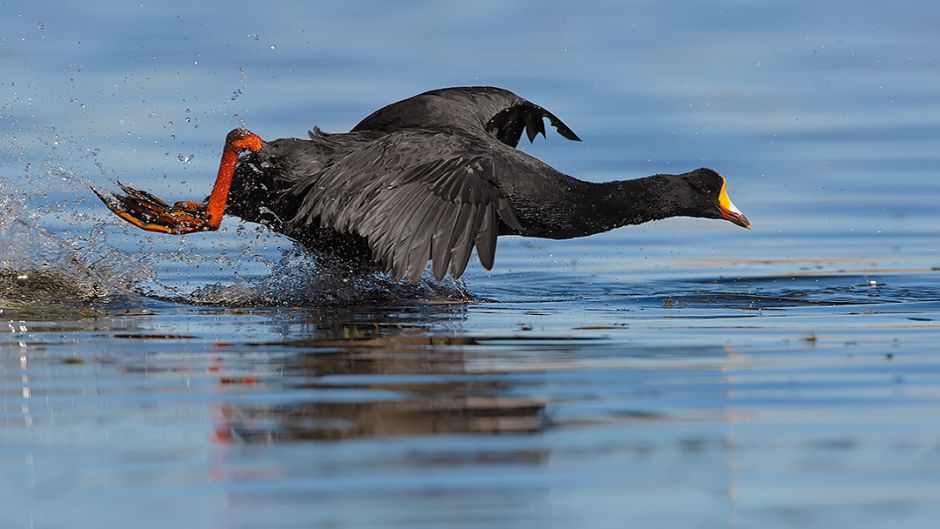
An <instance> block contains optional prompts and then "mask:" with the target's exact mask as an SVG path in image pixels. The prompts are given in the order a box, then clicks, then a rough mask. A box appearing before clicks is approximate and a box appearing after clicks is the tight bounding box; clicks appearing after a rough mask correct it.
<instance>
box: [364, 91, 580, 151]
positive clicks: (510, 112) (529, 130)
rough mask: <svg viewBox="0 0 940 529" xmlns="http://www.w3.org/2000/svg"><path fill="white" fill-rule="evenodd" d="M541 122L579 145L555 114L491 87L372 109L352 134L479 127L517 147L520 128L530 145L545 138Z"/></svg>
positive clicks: (433, 93) (472, 130)
mask: <svg viewBox="0 0 940 529" xmlns="http://www.w3.org/2000/svg"><path fill="white" fill-rule="evenodd" d="M545 119H548V121H549V123H551V124H552V126H554V127H555V129H557V130H558V133H559V134H561V135H562V136H563V137H565V138H568V139H569V140H573V141H581V138H579V137H578V135H577V134H575V133H574V131H572V130H571V129H570V128H569V127H568V126H567V125H565V124H564V123H563V122H562V121H561V120H560V119H559V118H558V116H556V115H554V114H552V113H551V112H549V111H548V110H546V109H544V108H542V107H540V106H539V105H536V104H535V103H532V102H530V101H526V100H525V99H523V98H521V97H519V96H517V95H516V94H514V93H512V92H510V91H509V90H504V89H502V88H495V87H490V86H472V87H457V88H442V89H439V90H432V91H430V92H425V93H423V94H419V95H416V96H414V97H409V98H408V99H404V100H402V101H398V102H396V103H392V104H391V105H388V106H385V107H383V108H380V109H379V110H376V111H375V112H373V113H372V114H370V115H369V116H367V117H366V118H365V119H363V120H362V121H361V122H359V124H358V125H356V126H355V127H354V128H353V129H352V131H353V132H359V131H367V130H372V131H382V132H392V131H396V130H404V129H407V128H425V129H448V130H454V129H456V130H463V131H466V132H469V133H471V134H473V133H476V132H477V131H479V130H480V128H481V127H482V128H483V129H485V130H486V132H487V133H489V134H491V135H493V136H495V137H496V138H497V139H498V140H499V141H501V142H502V143H505V144H506V145H509V146H510V147H516V146H517V145H518V144H519V139H520V138H521V137H522V131H523V130H524V131H525V132H526V135H527V136H528V138H529V141H530V142H531V141H534V140H535V137H536V135H538V134H541V135H542V136H543V137H544V136H545V123H544V120H545Z"/></svg>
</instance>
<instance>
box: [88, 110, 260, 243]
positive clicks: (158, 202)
mask: <svg viewBox="0 0 940 529" xmlns="http://www.w3.org/2000/svg"><path fill="white" fill-rule="evenodd" d="M262 146H264V142H263V141H262V140H261V138H260V137H258V136H257V135H256V134H253V133H251V132H249V131H247V130H245V129H235V130H233V131H231V132H229V133H228V136H226V137H225V147H224V148H223V149H222V161H221V163H220V164H219V174H218V176H217V177H216V180H215V185H213V186H212V194H211V195H209V201H208V202H207V203H202V202H192V201H181V202H177V203H175V204H173V205H172V206H170V205H169V204H168V203H166V202H165V201H164V200H162V199H160V198H159V197H156V196H154V195H151V194H150V193H148V192H146V191H140V190H138V189H134V188H132V187H128V186H126V185H124V184H122V183H120V182H118V185H119V186H121V190H123V191H124V193H125V194H123V195H120V194H112V193H107V192H105V193H102V192H100V191H98V190H97V189H95V188H94V187H93V188H91V190H92V191H94V192H95V194H96V195H98V198H100V199H101V201H102V202H104V204H105V205H106V206H108V209H110V210H111V211H112V212H114V214H115V215H117V216H118V217H121V218H122V219H124V220H126V221H127V222H130V223H131V224H133V225H134V226H137V227H138V228H140V229H142V230H147V231H155V232H160V233H170V234H173V235H181V234H184V233H192V232H195V231H212V230H217V229H219V225H220V224H221V223H222V215H223V213H225V202H226V201H227V200H228V192H229V189H230V188H231V186H232V177H233V176H234V175H235V166H236V165H237V164H238V154H239V153H241V152H245V151H251V152H258V151H259V150H260V149H261V147H262Z"/></svg>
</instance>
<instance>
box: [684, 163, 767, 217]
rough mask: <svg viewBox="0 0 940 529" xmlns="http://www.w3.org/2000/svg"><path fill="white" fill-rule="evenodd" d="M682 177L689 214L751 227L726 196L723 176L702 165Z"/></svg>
mask: <svg viewBox="0 0 940 529" xmlns="http://www.w3.org/2000/svg"><path fill="white" fill-rule="evenodd" d="M682 179H683V180H684V181H685V182H686V183H687V184H688V187H687V188H686V189H687V193H688V196H687V197H685V198H686V199H687V204H689V207H690V208H691V210H692V211H691V214H692V215H691V216H695V217H704V218H710V219H725V220H727V221H729V222H733V223H734V224H737V225H738V226H741V227H742V228H747V229H751V223H750V222H749V221H748V220H747V217H745V216H744V213H741V210H739V209H738V208H737V207H735V205H734V203H733V202H731V198H729V197H728V182H727V181H726V180H725V177H723V176H721V175H720V174H718V173H716V172H715V171H712V170H711V169H706V168H704V167H703V168H701V169H696V170H695V171H692V172H690V173H686V174H684V175H682Z"/></svg>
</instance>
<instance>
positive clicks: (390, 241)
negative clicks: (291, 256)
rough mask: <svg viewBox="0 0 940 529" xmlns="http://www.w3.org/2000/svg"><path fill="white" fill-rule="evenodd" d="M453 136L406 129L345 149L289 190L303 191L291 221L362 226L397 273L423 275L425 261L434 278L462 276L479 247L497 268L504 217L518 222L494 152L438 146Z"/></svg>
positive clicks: (379, 257)
mask: <svg viewBox="0 0 940 529" xmlns="http://www.w3.org/2000/svg"><path fill="white" fill-rule="evenodd" d="M453 138H455V136H451V135H444V134H441V133H430V132H428V131H410V132H402V133H396V134H391V135H389V136H386V137H385V138H384V139H383V140H382V141H378V142H374V143H372V144H369V145H367V146H365V147H363V148H361V149H359V150H356V151H354V152H352V153H349V154H347V155H346V156H345V157H344V158H342V159H340V160H339V161H338V162H337V163H335V164H333V165H332V166H331V167H329V168H327V169H326V170H325V171H323V172H322V173H320V174H317V175H311V177H310V178H309V179H306V180H305V181H304V182H303V183H302V184H298V185H297V186H295V188H294V189H292V190H291V193H292V194H294V195H300V196H301V197H302V200H301V206H300V209H299V211H298V214H297V216H296V217H295V218H294V220H293V222H294V223H299V224H303V225H310V224H311V223H313V222H317V221H318V222H319V223H320V225H321V226H324V227H331V228H333V229H335V230H337V231H340V232H353V233H357V234H358V235H360V236H362V237H364V238H365V239H366V240H367V241H368V242H369V246H370V247H371V248H372V255H373V258H374V259H375V261H376V262H377V263H378V264H379V265H380V266H381V267H382V269H383V270H384V271H385V272H386V273H388V274H390V275H392V276H393V277H395V278H396V279H398V278H402V277H406V278H408V279H409V280H411V281H414V280H416V279H418V278H419V277H420V276H421V274H422V272H423V271H424V269H425V266H426V265H427V263H428V260H431V261H432V271H433V273H434V277H435V278H437V279H439V280H440V279H443V277H444V276H445V275H446V273H447V270H448V268H450V272H451V275H452V276H453V277H454V278H459V277H460V276H461V275H462V274H463V272H464V270H466V267H467V264H468V263H469V261H470V254H471V252H472V250H473V248H474V247H476V249H477V255H478V257H479V259H480V263H481V264H483V266H484V267H486V268H487V269H490V268H492V266H493V261H494V259H495V256H496V237H497V235H499V222H500V221H502V222H503V223H505V224H507V225H509V226H511V227H512V228H514V229H521V226H520V225H519V221H518V220H517V219H516V216H515V214H514V213H513V211H512V207H511V206H510V204H509V201H508V199H507V198H506V197H505V196H504V195H503V194H502V192H501V191H500V190H499V188H498V186H497V185H496V176H495V169H494V161H493V160H492V158H491V157H489V156H487V155H486V154H479V155H474V154H472V153H474V152H482V150H481V149H479V148H478V149H473V148H472V147H467V148H464V147H465V146H461V145H450V144H446V145H445V146H444V147H443V148H442V147H441V146H440V144H441V143H442V142H444V143H447V142H450V143H454V142H455V141H457V140H454V139H453ZM422 140H423V141H424V143H422ZM416 146H417V147H416ZM435 147H436V148H437V150H436V151H435ZM421 149H425V151H422V150H421ZM427 151H430V152H433V153H436V154H429V152H427ZM456 153H461V154H456Z"/></svg>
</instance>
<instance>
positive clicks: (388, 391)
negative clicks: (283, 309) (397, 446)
mask: <svg viewBox="0 0 940 529" xmlns="http://www.w3.org/2000/svg"><path fill="white" fill-rule="evenodd" d="M360 321H361V319H360ZM425 321H427V320H425ZM406 325H407V324H406ZM295 330H296V327H295ZM437 332H439V330H438V331H437ZM451 334H452V331H451ZM295 335H296V334H295ZM312 335H313V337H312V338H305V339H299V340H295V341H293V342H289V343H287V344H281V347H284V346H285V345H286V348H287V349H292V350H299V352H297V353H294V354H289V355H287V356H286V357H283V358H282V361H281V364H280V365H279V366H277V368H276V370H277V372H278V376H277V377H274V378H273V380H272V379H266V380H265V386H266V389H268V390H271V391H272V392H273V393H276V394H277V395H278V398H277V399H273V400H274V401H275V402H273V403H272V402H269V401H265V400H264V399H262V400H261V401H260V402H259V401H252V402H248V403H241V402H239V403H237V404H232V403H225V404H222V405H221V411H222V413H221V416H222V419H223V421H222V424H221V425H220V429H219V430H218V437H219V438H220V440H231V441H234V442H247V443H259V442H260V443H270V442H286V441H306V440H343V439H355V438H369V437H395V436H423V435H439V434H502V433H530V432H540V431H542V430H544V429H545V428H546V426H547V422H548V421H547V418H546V416H545V402H544V401H541V400H537V399H534V398H530V397H521V396H517V395H514V394H512V390H513V389H514V388H515V387H516V386H517V385H518V384H517V383H513V382H510V381H508V380H507V379H506V376H505V374H503V373H500V372H499V371H498V370H494V369H492V368H487V367H485V366H483V365H482V364H481V362H480V361H478V360H477V361H474V360H473V359H472V358H468V356H469V357H475V358H477V359H479V357H480V355H481V354H484V353H483V352H482V349H481V347H482V346H481V345H480V343H478V341H477V340H476V339H475V338H471V337H465V336H453V335H447V336H441V335H439V334H438V335H435V334H431V333H429V332H428V330H427V329H426V328H425V329H421V328H418V329H415V328H408V327H403V326H402V325H401V324H400V321H396V322H395V323H394V324H390V325H389V324H388V322H387V321H386V322H382V323H379V322H372V324H371V325H369V324H359V325H356V326H349V325H335V326H332V325H328V324H327V325H325V326H324V325H322V324H320V323H318V324H317V328H316V331H315V332H313V333H312ZM269 382H271V383H269ZM281 397H286V398H281Z"/></svg>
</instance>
